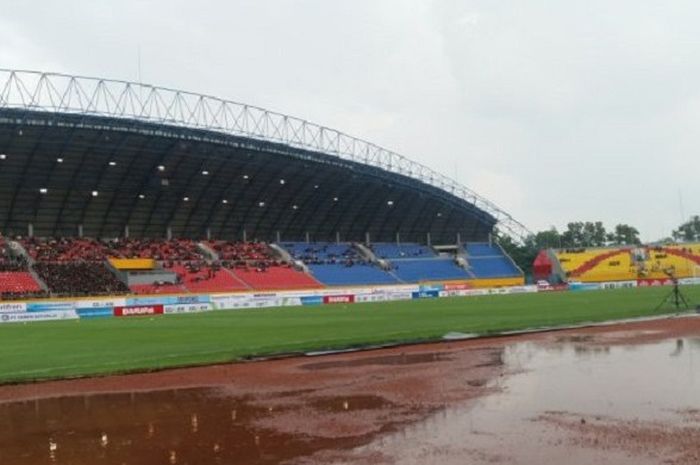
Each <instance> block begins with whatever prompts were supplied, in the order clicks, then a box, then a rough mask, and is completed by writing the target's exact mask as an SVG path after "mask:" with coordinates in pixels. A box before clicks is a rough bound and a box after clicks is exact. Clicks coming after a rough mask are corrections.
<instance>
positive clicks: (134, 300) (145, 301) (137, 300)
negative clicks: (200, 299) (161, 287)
mask: <svg viewBox="0 0 700 465" xmlns="http://www.w3.org/2000/svg"><path fill="white" fill-rule="evenodd" d="M193 297H195V296H193ZM178 298H179V297H176V296H154V297H130V298H127V299H126V306H127V307H136V306H140V305H173V304H177V303H178Z"/></svg>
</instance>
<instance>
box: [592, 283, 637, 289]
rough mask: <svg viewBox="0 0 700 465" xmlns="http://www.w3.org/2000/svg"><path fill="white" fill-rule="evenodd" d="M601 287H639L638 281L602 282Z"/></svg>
mask: <svg viewBox="0 0 700 465" xmlns="http://www.w3.org/2000/svg"><path fill="white" fill-rule="evenodd" d="M600 287H601V289H620V288H625V287H637V281H612V282H609V283H600Z"/></svg>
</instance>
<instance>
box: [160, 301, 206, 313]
mask: <svg viewBox="0 0 700 465" xmlns="http://www.w3.org/2000/svg"><path fill="white" fill-rule="evenodd" d="M209 310H211V306H210V305H209V304H206V303H205V304H175V305H165V306H164V307H163V313H165V314H166V315H169V314H172V313H199V312H208V311H209Z"/></svg>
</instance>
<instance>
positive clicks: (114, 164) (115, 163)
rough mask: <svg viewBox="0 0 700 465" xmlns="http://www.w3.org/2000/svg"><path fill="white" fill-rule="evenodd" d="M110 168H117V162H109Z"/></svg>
mask: <svg viewBox="0 0 700 465" xmlns="http://www.w3.org/2000/svg"><path fill="white" fill-rule="evenodd" d="M109 166H117V162H116V161H114V160H112V161H110V162H109Z"/></svg>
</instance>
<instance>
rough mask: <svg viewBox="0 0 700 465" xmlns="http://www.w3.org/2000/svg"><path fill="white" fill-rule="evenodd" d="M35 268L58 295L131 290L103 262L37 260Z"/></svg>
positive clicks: (106, 293)
mask: <svg viewBox="0 0 700 465" xmlns="http://www.w3.org/2000/svg"><path fill="white" fill-rule="evenodd" d="M34 270H35V271H36V272H37V274H38V275H39V276H40V277H41V279H42V280H43V281H44V282H45V283H46V285H47V286H48V287H49V289H50V290H51V292H52V293H53V294H57V295H70V296H88V295H113V294H122V293H126V292H128V291H129V288H128V287H127V286H126V284H124V283H123V282H121V281H120V280H119V279H118V278H117V277H116V276H115V275H114V274H113V273H112V272H111V271H110V270H109V269H107V267H106V266H105V264H104V263H102V262H87V261H85V262H78V261H76V262H58V263H56V262H36V263H35V264H34Z"/></svg>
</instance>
